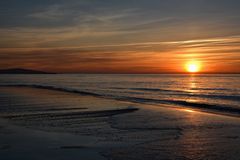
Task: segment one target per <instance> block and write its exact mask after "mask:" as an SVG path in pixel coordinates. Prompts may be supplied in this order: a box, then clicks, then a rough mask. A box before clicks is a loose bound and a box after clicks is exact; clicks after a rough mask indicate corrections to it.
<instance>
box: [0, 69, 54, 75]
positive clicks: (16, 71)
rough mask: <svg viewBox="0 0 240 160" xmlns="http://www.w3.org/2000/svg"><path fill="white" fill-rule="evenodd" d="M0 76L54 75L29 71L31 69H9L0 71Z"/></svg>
mask: <svg viewBox="0 0 240 160" xmlns="http://www.w3.org/2000/svg"><path fill="white" fill-rule="evenodd" d="M0 74H54V73H50V72H43V71H37V70H31V69H23V68H11V69H2V70H0Z"/></svg>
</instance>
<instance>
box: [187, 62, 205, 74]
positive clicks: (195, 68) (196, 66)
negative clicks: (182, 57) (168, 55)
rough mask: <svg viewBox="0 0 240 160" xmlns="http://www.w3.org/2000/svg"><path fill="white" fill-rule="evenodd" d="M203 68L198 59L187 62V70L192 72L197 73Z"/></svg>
mask: <svg viewBox="0 0 240 160" xmlns="http://www.w3.org/2000/svg"><path fill="white" fill-rule="evenodd" d="M200 69H201V66H200V63H199V62H197V61H191V62H188V63H187V64H186V70H187V72H190V73H197V72H199V71H200Z"/></svg>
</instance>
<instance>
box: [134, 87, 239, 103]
mask: <svg viewBox="0 0 240 160" xmlns="http://www.w3.org/2000/svg"><path fill="white" fill-rule="evenodd" d="M130 89H131V90H138V91H151V92H171V93H168V95H175V96H189V97H201V98H216V99H225V100H232V101H238V102H239V101H240V96H237V95H218V94H197V93H194V94H192V92H190V91H181V90H170V89H158V88H130ZM190 90H227V89H224V88H214V89H210V88H200V89H196V88H194V89H190Z"/></svg>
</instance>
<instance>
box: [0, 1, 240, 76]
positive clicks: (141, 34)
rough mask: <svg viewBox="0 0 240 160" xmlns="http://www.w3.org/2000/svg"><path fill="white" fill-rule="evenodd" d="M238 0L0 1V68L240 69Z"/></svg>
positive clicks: (99, 70)
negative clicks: (193, 65)
mask: <svg viewBox="0 0 240 160" xmlns="http://www.w3.org/2000/svg"><path fill="white" fill-rule="evenodd" d="M239 8H240V1H239V0H41V1H39V0H1V1H0V69H6V68H27V69H36V70H42V71H50V72H57V73H65V72H67V73H74V72H79V73H182V72H185V71H186V69H185V66H186V64H188V63H190V62H196V63H198V64H200V67H201V69H200V71H201V72H204V73H240V9H239Z"/></svg>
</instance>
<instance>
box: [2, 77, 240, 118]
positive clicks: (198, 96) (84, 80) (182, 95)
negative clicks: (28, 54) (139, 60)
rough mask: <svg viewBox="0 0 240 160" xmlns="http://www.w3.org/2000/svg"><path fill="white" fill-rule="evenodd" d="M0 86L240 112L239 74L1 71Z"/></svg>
mask: <svg viewBox="0 0 240 160" xmlns="http://www.w3.org/2000/svg"><path fill="white" fill-rule="evenodd" d="M0 85H1V86H27V87H34V88H44V89H49V90H60V91H64V92H74V93H77V94H87V95H93V96H98V97H104V98H109V99H119V100H124V101H130V102H137V103H145V104H170V105H176V106H179V107H190V108H198V109H207V110H212V111H218V112H230V113H234V114H239V115H240V75H238V74H234V75H229V74H227V75H220V74H219V75H169V74H166V75H165V74H161V75H149V74H145V75H144V74H142V75H127V74H126V75H122V74H121V75H117V74H116V75H108V74H53V75H52V74H49V75H48V74H44V75H1V76H0Z"/></svg>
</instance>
